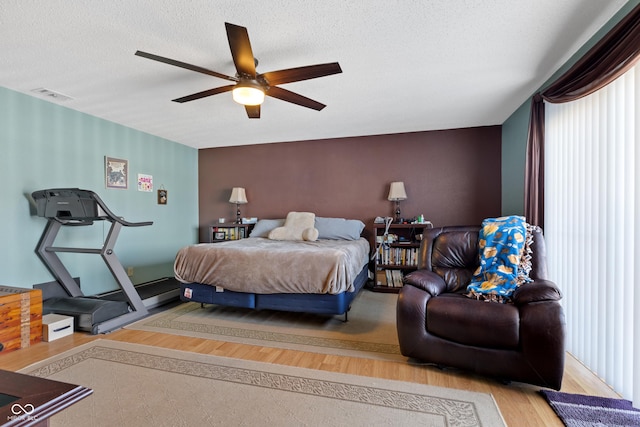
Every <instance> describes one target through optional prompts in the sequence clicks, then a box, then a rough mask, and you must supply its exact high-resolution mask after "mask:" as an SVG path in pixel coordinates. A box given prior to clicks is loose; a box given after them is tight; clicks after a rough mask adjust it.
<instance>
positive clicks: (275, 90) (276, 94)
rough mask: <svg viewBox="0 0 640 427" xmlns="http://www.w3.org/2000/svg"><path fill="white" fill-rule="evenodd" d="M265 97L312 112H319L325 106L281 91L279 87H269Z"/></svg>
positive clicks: (286, 91) (289, 92)
mask: <svg viewBox="0 0 640 427" xmlns="http://www.w3.org/2000/svg"><path fill="white" fill-rule="evenodd" d="M265 95H269V96H271V97H273V98H278V99H281V100H283V101H287V102H291V103H293V104H298V105H300V106H302V107H307V108H311V109H312V110H317V111H320V110H322V109H323V108H324V107H326V105H324V104H321V103H319V102H318V101H314V100H313V99H311V98H307V97H306V96H302V95H298V94H297V93H295V92H291V91H290V90H286V89H282V88H281V87H277V86H271V87H270V88H269V90H267V91H266V92H265Z"/></svg>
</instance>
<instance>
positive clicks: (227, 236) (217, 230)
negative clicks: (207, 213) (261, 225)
mask: <svg viewBox="0 0 640 427" xmlns="http://www.w3.org/2000/svg"><path fill="white" fill-rule="evenodd" d="M254 225H255V224H216V225H210V226H209V243H218V242H226V241H228V240H239V239H244V238H245V237H249V233H250V232H251V229H252V228H253V226H254Z"/></svg>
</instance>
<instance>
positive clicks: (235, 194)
mask: <svg viewBox="0 0 640 427" xmlns="http://www.w3.org/2000/svg"><path fill="white" fill-rule="evenodd" d="M229 203H236V204H238V205H242V204H245V203H247V195H246V193H245V192H244V188H242V187H233V190H231V197H230V198H229Z"/></svg>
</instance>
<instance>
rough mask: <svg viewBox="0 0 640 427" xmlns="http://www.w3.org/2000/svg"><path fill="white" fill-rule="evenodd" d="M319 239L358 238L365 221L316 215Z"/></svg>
mask: <svg viewBox="0 0 640 427" xmlns="http://www.w3.org/2000/svg"><path fill="white" fill-rule="evenodd" d="M315 227H316V228H317V229H318V239H329V240H358V239H359V238H360V234H361V233H362V230H364V223H363V222H362V221H360V220H357V219H345V218H323V217H316V221H315Z"/></svg>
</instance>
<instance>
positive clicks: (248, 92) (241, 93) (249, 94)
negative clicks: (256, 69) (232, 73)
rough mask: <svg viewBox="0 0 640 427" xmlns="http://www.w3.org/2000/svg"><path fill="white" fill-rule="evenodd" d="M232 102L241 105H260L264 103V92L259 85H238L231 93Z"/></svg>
mask: <svg viewBox="0 0 640 427" xmlns="http://www.w3.org/2000/svg"><path fill="white" fill-rule="evenodd" d="M232 94H233V100H234V101H236V102H237V103H238V104H242V105H260V104H262V103H263V102H264V91H263V90H262V88H261V87H260V86H259V85H256V84H252V83H238V84H237V85H236V87H235V88H233V91H232Z"/></svg>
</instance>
